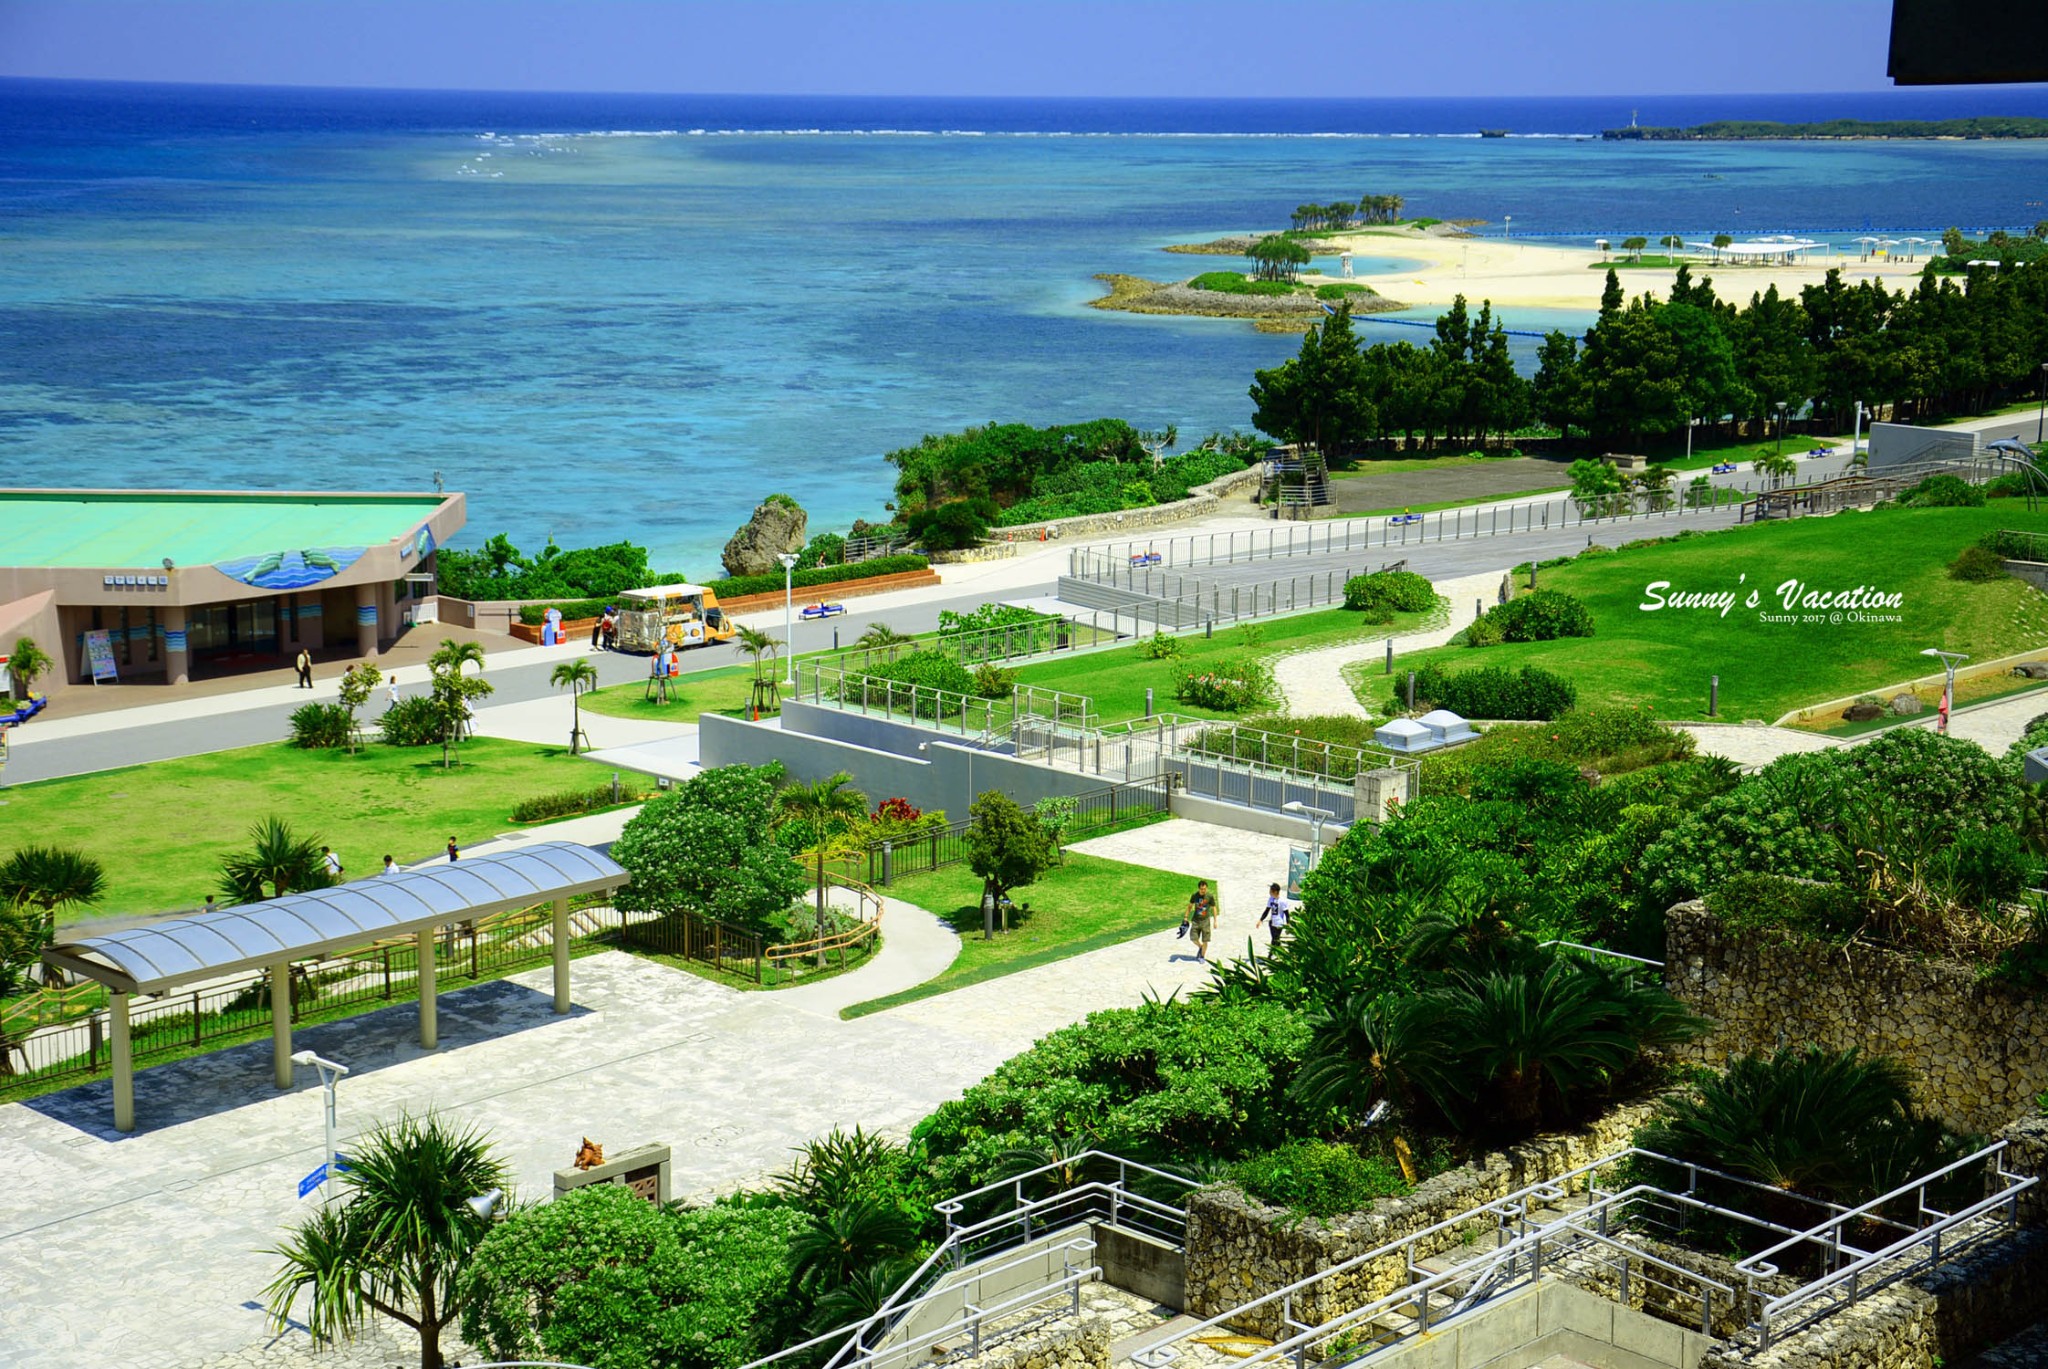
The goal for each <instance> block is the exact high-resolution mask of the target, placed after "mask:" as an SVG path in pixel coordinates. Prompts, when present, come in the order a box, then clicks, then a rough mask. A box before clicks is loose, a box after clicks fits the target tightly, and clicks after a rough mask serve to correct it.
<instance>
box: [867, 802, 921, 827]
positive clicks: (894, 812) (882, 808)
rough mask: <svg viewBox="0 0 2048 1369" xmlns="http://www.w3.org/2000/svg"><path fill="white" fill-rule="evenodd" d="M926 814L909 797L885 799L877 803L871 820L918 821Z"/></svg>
mask: <svg viewBox="0 0 2048 1369" xmlns="http://www.w3.org/2000/svg"><path fill="white" fill-rule="evenodd" d="M922 816H924V813H923V810H922V809H920V808H918V807H917V805H916V804H913V803H912V802H911V801H910V800H909V799H901V798H898V799H883V800H882V801H881V802H880V803H878V804H876V805H875V811H874V815H873V816H872V817H871V818H870V819H869V821H871V822H916V821H917V820H918V819H919V818H920V817H922Z"/></svg>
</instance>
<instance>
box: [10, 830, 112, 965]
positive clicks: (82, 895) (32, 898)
mask: <svg viewBox="0 0 2048 1369" xmlns="http://www.w3.org/2000/svg"><path fill="white" fill-rule="evenodd" d="M106 892H107V872H106V870H105V869H103V868H102V867H101V865H100V863H99V862H98V861H97V860H94V859H93V858H92V857H91V856H88V855H86V854H85V853H84V852H82V851H73V850H70V849H69V848H67V847H63V846H24V847H22V848H21V849H20V850H18V851H16V852H14V854H12V855H10V856H9V857H7V859H6V860H5V861H0V903H6V904H9V905H12V906H14V907H21V908H32V909H34V910H35V911H36V912H37V914H39V915H40V917H41V920H42V924H43V932H44V936H43V940H44V941H45V942H46V943H47V942H48V941H49V940H50V939H51V938H52V937H53V936H55V935H56V930H57V910H58V909H60V908H82V907H87V906H90V905H91V904H94V903H98V902H99V901H100V899H101V898H103V897H105V895H106Z"/></svg>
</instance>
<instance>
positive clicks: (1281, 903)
mask: <svg viewBox="0 0 2048 1369" xmlns="http://www.w3.org/2000/svg"><path fill="white" fill-rule="evenodd" d="M1287 913H1288V908H1287V896H1286V895H1285V894H1283V893H1281V892H1280V886H1279V885H1277V884H1271V885H1268V886H1267V887H1266V909H1265V911H1264V912H1262V913H1260V914H1259V920H1258V921H1257V922H1255V923H1253V924H1252V925H1253V926H1255V927H1256V926H1263V927H1264V928H1265V929H1266V931H1267V934H1268V935H1270V936H1271V937H1272V940H1271V941H1270V942H1268V943H1267V944H1268V945H1269V946H1278V945H1279V944H1280V935H1281V933H1283V932H1285V931H1286V930H1287Z"/></svg>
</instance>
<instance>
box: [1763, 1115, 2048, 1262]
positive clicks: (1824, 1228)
mask: <svg viewBox="0 0 2048 1369" xmlns="http://www.w3.org/2000/svg"><path fill="white" fill-rule="evenodd" d="M2006 1144H2007V1143H2006V1142H2004V1141H1993V1142H1992V1143H1991V1144H1990V1145H1988V1146H1986V1147H1984V1148H1983V1149H1982V1150H1979V1151H1976V1152H1974V1153H1973V1154H1970V1155H1965V1156H1964V1157H1963V1158H1962V1159H1960V1160H1954V1161H1951V1162H1950V1163H1948V1164H1945V1165H1943V1166H1942V1167H1941V1168H1940V1169H1937V1170H1932V1171H1930V1172H1928V1173H1926V1174H1923V1175H1921V1176H1920V1177H1918V1178H1916V1179H1909V1180H1907V1181H1906V1182H1905V1183H1903V1184H1901V1185H1900V1186H1899V1187H1897V1188H1895V1189H1893V1190H1892V1191H1891V1192H1889V1193H1885V1194H1880V1195H1879V1196H1878V1197H1875V1198H1872V1199H1871V1200H1870V1201H1869V1202H1867V1203H1864V1204H1863V1205H1862V1206H1860V1207H1852V1208H1845V1209H1840V1210H1838V1211H1837V1212H1836V1214H1835V1215H1834V1216H1833V1217H1830V1218H1828V1220H1826V1221H1824V1222H1821V1223H1820V1224H1819V1225H1817V1226H1813V1227H1809V1228H1808V1229H1807V1230H1805V1231H1802V1232H1800V1233H1799V1234H1798V1235H1796V1236H1792V1237H1788V1238H1787V1239H1785V1240H1782V1241H1780V1242H1778V1243H1777V1244H1776V1245H1774V1246H1771V1247H1769V1248H1768V1249H1765V1250H1759V1251H1757V1252H1756V1253H1755V1254H1754V1255H1751V1256H1750V1257H1749V1258H1748V1259H1746V1260H1742V1261H1740V1262H1739V1263H1737V1264H1736V1266H1735V1267H1736V1269H1738V1270H1740V1271H1741V1272H1742V1273H1744V1274H1759V1275H1770V1274H1776V1273H1777V1272H1778V1268H1777V1266H1776V1265H1774V1264H1772V1263H1770V1256H1772V1255H1776V1254H1778V1253H1779V1252H1781V1251H1783V1250H1787V1249H1789V1248H1791V1247H1793V1246H1796V1245H1810V1244H1819V1243H1822V1242H1824V1241H1826V1240H1827V1236H1828V1234H1829V1233H1830V1228H1834V1227H1839V1226H1840V1225H1841V1224H1842V1223H1844V1222H1847V1221H1850V1220H1853V1219H1858V1218H1860V1219H1863V1220H1866V1221H1874V1222H1883V1223H1888V1224H1889V1225H1892V1226H1904V1223H1901V1222H1899V1221H1897V1220H1896V1219H1894V1218H1888V1217H1885V1216H1883V1215H1882V1214H1881V1213H1874V1212H1872V1211H1871V1209H1873V1208H1879V1207H1883V1206H1884V1205H1885V1204H1886V1203H1889V1202H1891V1201H1893V1200H1894V1199H1897V1198H1903V1197H1904V1196H1906V1194H1907V1192H1908V1191H1910V1190H1913V1189H1918V1190H1920V1213H1921V1215H1922V1216H1931V1215H1932V1216H1941V1217H1943V1218H1944V1219H1946V1218H1947V1214H1946V1213H1939V1214H1937V1213H1933V1212H1931V1211H1930V1209H1929V1208H1928V1206H1927V1185H1929V1184H1931V1183H1933V1182H1934V1181H1935V1180H1937V1179H1939V1178H1941V1177H1943V1176H1944V1175H1947V1174H1952V1173H1954V1172H1955V1171H1956V1170H1959V1169H1962V1168H1963V1167H1964V1166H1966V1165H1980V1166H1981V1165H1982V1164H1983V1162H1985V1161H1987V1160H1990V1159H1991V1158H1993V1157H1994V1156H1997V1155H2000V1154H2003V1153H2004V1151H2005V1147H2006ZM1999 1173H2000V1175H2001V1176H2003V1175H2004V1173H2005V1171H2004V1169H2003V1168H2001V1169H2000V1170H1999ZM2015 1177H2017V1176H2015ZM2029 1182H2031V1181H2029ZM2023 1186H2024V1185H2022V1187H2023ZM2000 1191H2001V1192H2004V1193H2010V1192H2013V1191H2014V1190H2013V1189H2012V1188H2011V1187H2008V1188H2006V1189H2003V1190H2000ZM1931 1229H1932V1228H1929V1227H1922V1228H1920V1230H1923V1231H1925V1230H1931ZM1836 1243H1839V1237H1838V1236H1837V1241H1836Z"/></svg>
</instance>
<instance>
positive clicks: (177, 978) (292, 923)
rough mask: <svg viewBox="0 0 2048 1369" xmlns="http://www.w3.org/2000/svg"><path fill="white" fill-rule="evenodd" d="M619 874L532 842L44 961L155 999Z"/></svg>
mask: <svg viewBox="0 0 2048 1369" xmlns="http://www.w3.org/2000/svg"><path fill="white" fill-rule="evenodd" d="M628 878H629V877H628V876H627V874H626V872H625V871H624V870H623V869H621V868H619V865H618V863H617V862H615V861H614V860H612V858H611V857H610V856H607V855H604V854H603V853H602V852H599V851H594V850H592V849H591V848H590V847H588V846H580V845H578V844H576V843H575V842H568V841H549V842H541V843H539V844H537V845H533V846H523V847H519V848H516V849H514V850H510V851H505V852H501V853H497V854H492V855H481V856H473V857H469V858H466V859H463V860H458V861H449V862H445V863H444V862H438V861H437V862H435V863H434V864H432V865H429V866H426V867H425V868H422V869H417V870H408V871H405V872H403V873H401V874H395V875H377V876H374V877H372V878H369V879H359V880H355V881H353V882H351V883H348V884H337V885H335V886H334V887H333V888H331V889H320V890H316V891H315V892H313V893H307V894H288V895H286V896H285V897H283V898H273V899H265V900H264V901H263V902H261V903H245V904H240V905H238V906H236V907H233V908H223V909H221V910H220V911H218V912H212V913H201V914H199V915H197V916H195V917H180V918H172V919H169V920H168V921H164V922H158V923H152V924H150V925H148V926H145V927H137V928H134V929H132V930H130V931H125V932H109V933H107V934H106V935H104V936H88V937H81V938H79V939H78V940H76V941H64V942H58V943H57V944H56V945H53V946H51V947H50V948H49V949H48V950H46V951H44V952H43V958H44V959H45V960H47V961H50V962H51V963H53V964H56V965H59V966H61V967H62V968H64V969H66V970H69V971H72V972H73V973H75V974H81V975H84V976H86V977H87V978H89V979H95V980H98V981H99V982H100V983H102V984H105V985H106V986H107V987H108V988H110V989H112V990H114V991H115V992H117V993H131V994H155V993H161V992H163V991H165V990H167V989H174V988H177V987H178V986H179V985H181V984H190V983H193V982H195V981H198V980H203V979H213V978H217V977H219V976H222V975H228V974H233V973H235V972H237V971H243V970H253V969H260V968H262V967H264V966H267V965H274V964H276V963H278V962H280V961H292V960H310V959H312V958H314V957H316V956H320V955H325V954H327V953H329V952H332V951H342V950H348V949H350V948H352V947H356V946H361V945H363V944H365V943H366V942H370V941H375V940H378V939H380V938H383V937H391V936H403V935H405V934H406V933H408V932H420V931H426V930H430V929H432V928H435V927H444V926H446V925H448V924H449V923H451V922H466V921H469V920H471V919H473V918H480V917H488V916H490V915H491V914H493V913H502V912H507V911H509V910H511V909H514V908H527V907H532V906H533V905H535V904H539V903H546V902H549V901H550V900H553V899H557V898H574V897H575V896H577V895H579V894H588V893H597V892H600V891H603V890H607V889H616V888H618V887H619V886H620V885H622V884H624V883H626V882H627V879H628Z"/></svg>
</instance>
